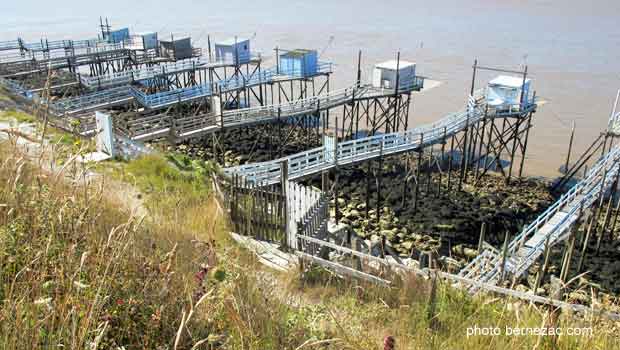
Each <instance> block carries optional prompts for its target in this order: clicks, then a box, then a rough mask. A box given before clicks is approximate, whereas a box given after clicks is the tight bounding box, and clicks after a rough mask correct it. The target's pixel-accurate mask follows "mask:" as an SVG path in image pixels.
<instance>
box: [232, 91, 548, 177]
mask: <svg viewBox="0 0 620 350" xmlns="http://www.w3.org/2000/svg"><path fill="white" fill-rule="evenodd" d="M412 85H414V84H412ZM388 93H389V92H388V91H385V90H384V89H375V88H372V87H369V86H363V87H360V88H358V89H349V90H347V89H345V90H344V91H341V92H337V93H335V96H332V97H331V98H322V99H320V100H319V99H317V101H316V102H315V103H314V104H313V105H312V108H314V109H320V108H322V107H321V106H324V107H325V108H327V106H330V105H333V104H339V103H347V101H349V100H350V99H352V98H362V99H363V98H370V97H372V96H377V95H381V94H388ZM391 93H394V91H393V90H392V92H391ZM474 96H475V97H474V98H475V101H476V104H475V106H474V107H473V108H468V109H466V110H463V111H460V112H456V113H452V114H449V115H447V116H445V117H444V118H442V119H440V120H438V121H437V122H435V123H433V124H430V125H425V126H420V127H417V128H414V129H410V130H406V131H402V132H395V133H388V134H380V135H375V136H370V137H364V138H358V139H354V140H350V141H345V142H339V143H337V144H336V142H335V141H332V142H331V143H330V144H328V145H324V146H323V147H317V148H314V149H310V150H308V151H305V152H302V153H298V154H294V155H291V156H287V157H283V158H280V159H276V160H273V161H268V162H262V163H254V164H247V165H242V166H237V167H232V168H227V169H225V170H224V171H225V173H227V174H229V175H232V174H238V175H239V176H242V177H243V178H245V179H247V180H249V181H251V182H254V183H260V184H274V183H278V182H279V181H280V174H281V172H280V169H281V163H283V162H287V163H288V178H289V180H297V179H301V178H304V177H306V176H310V175H314V174H318V173H321V172H323V171H326V170H329V169H332V168H334V167H336V166H340V165H351V164H355V163H360V162H364V161H368V160H372V159H376V158H379V157H383V156H388V155H395V154H400V153H405V152H411V151H414V150H419V149H422V148H424V147H427V146H430V145H434V144H438V143H442V142H444V141H445V140H446V138H448V137H450V136H452V135H455V134H457V133H459V132H461V131H463V130H465V129H466V128H467V127H468V126H470V125H472V124H475V123H477V122H479V121H481V120H482V119H483V118H484V117H485V115H486V116H488V113H487V108H486V105H487V104H486V100H485V98H484V96H483V90H479V91H477V92H476V93H475V95H474ZM531 101H532V102H531V103H529V104H527V105H524V106H518V105H505V106H496V107H495V109H496V111H497V112H496V113H495V114H494V117H495V118H501V117H510V116H514V115H515V113H528V112H529V111H532V110H534V109H535V108H536V102H535V100H531ZM304 106H305V105H303V104H301V105H299V106H291V107H290V109H287V110H285V111H284V113H283V110H282V109H277V110H273V109H272V110H270V113H264V114H262V115H261V116H260V117H251V116H252V113H247V112H246V114H242V115H237V116H236V117H237V118H239V119H238V120H239V122H246V123H247V122H249V121H250V120H258V119H267V118H274V117H277V115H278V113H280V115H286V116H288V115H295V114H296V113H301V110H303V108H304ZM306 113H307V112H306ZM240 117H241V118H240ZM231 119H232V120H233V121H235V119H233V118H230V117H229V118H228V119H227V118H226V115H225V117H224V120H231ZM231 123H232V122H231ZM332 140H333V139H332Z"/></svg>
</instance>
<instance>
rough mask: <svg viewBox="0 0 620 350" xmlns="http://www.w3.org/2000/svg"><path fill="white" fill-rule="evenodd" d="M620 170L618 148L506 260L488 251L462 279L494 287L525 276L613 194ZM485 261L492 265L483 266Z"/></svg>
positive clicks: (538, 222)
mask: <svg viewBox="0 0 620 350" xmlns="http://www.w3.org/2000/svg"><path fill="white" fill-rule="evenodd" d="M619 168H620V146H616V147H615V148H613V149H612V150H611V151H610V152H608V153H607V154H606V155H605V156H603V157H602V158H601V159H600V160H599V161H598V162H597V163H596V164H595V165H594V166H593V167H592V168H591V169H590V171H589V172H588V174H587V176H586V177H585V178H584V179H583V180H581V181H580V182H578V183H577V184H576V185H575V186H573V188H571V189H570V190H569V191H568V192H566V193H565V194H563V195H562V196H561V197H560V198H559V199H558V200H557V201H556V202H555V203H554V204H553V205H552V206H551V207H549V208H548V209H547V210H546V211H545V212H544V213H542V214H541V215H540V216H539V217H537V218H536V220H534V221H533V222H532V223H530V224H529V225H528V226H527V227H525V228H524V229H523V231H522V232H521V233H520V234H519V235H517V236H516V237H515V238H514V239H513V240H512V241H511V242H510V244H509V246H508V250H507V255H506V259H504V257H503V255H502V254H500V253H498V252H491V251H486V250H485V251H484V252H482V253H481V254H480V255H479V256H478V257H476V258H475V259H474V260H473V261H472V262H470V263H469V264H468V265H467V266H466V267H465V268H463V269H462V270H461V272H460V275H461V276H467V277H468V278H473V279H476V280H478V281H479V282H482V283H487V284H495V285H496V284H498V283H499V282H500V281H501V280H503V279H504V277H505V276H507V275H508V274H509V275H511V276H512V278H515V279H516V278H519V277H521V276H523V275H524V274H525V273H526V272H527V270H528V269H529V268H530V267H531V266H532V264H534V262H535V261H536V259H538V258H539V257H540V256H541V255H542V254H543V253H544V250H545V245H546V244H548V245H549V247H552V246H554V245H556V244H558V243H560V242H562V241H563V240H565V239H567V237H568V236H569V232H570V229H571V227H573V226H574V225H575V224H576V222H577V220H578V219H579V217H580V215H581V213H582V212H584V211H585V210H588V209H589V208H590V207H591V206H593V205H594V204H595V203H596V201H597V198H599V197H600V195H606V194H608V193H609V192H610V190H611V189H612V186H613V183H614V182H615V178H616V176H617V175H618V171H619ZM601 191H603V193H601ZM483 261H490V263H485V264H481V262H483ZM504 261H505V265H504ZM475 290H476V289H475V288H473V287H472V288H471V289H470V291H472V292H474V291H475Z"/></svg>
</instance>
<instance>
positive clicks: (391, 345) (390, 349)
mask: <svg viewBox="0 0 620 350" xmlns="http://www.w3.org/2000/svg"><path fill="white" fill-rule="evenodd" d="M395 349H396V340H395V339H394V337H393V336H391V335H388V336H386V337H385V338H384V339H383V350H395Z"/></svg>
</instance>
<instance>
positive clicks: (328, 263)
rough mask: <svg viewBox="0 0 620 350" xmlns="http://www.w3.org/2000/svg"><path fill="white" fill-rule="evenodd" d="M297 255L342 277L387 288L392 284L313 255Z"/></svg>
mask: <svg viewBox="0 0 620 350" xmlns="http://www.w3.org/2000/svg"><path fill="white" fill-rule="evenodd" d="M297 255H299V256H300V257H302V258H303V259H305V260H309V261H311V262H313V263H315V264H318V265H321V266H323V267H325V268H327V269H331V270H333V271H334V272H336V273H341V274H343V275H350V276H353V277H357V278H361V279H363V280H366V281H369V282H373V283H377V284H381V285H387V286H389V285H391V284H392V282H390V281H388V280H385V279H383V278H379V277H376V276H374V275H370V274H367V273H364V272H361V271H357V270H355V269H353V268H350V267H348V266H344V265H340V264H337V263H333V262H331V261H328V260H324V259H321V258H319V257H316V256H313V255H310V254H306V253H303V252H297Z"/></svg>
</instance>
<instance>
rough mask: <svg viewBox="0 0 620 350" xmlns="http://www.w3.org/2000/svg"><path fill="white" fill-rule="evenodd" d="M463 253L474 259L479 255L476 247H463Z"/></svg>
mask: <svg viewBox="0 0 620 350" xmlns="http://www.w3.org/2000/svg"><path fill="white" fill-rule="evenodd" d="M463 254H464V255H465V257H467V258H468V259H474V258H475V257H476V256H478V251H477V250H475V249H471V248H464V249H463Z"/></svg>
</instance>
